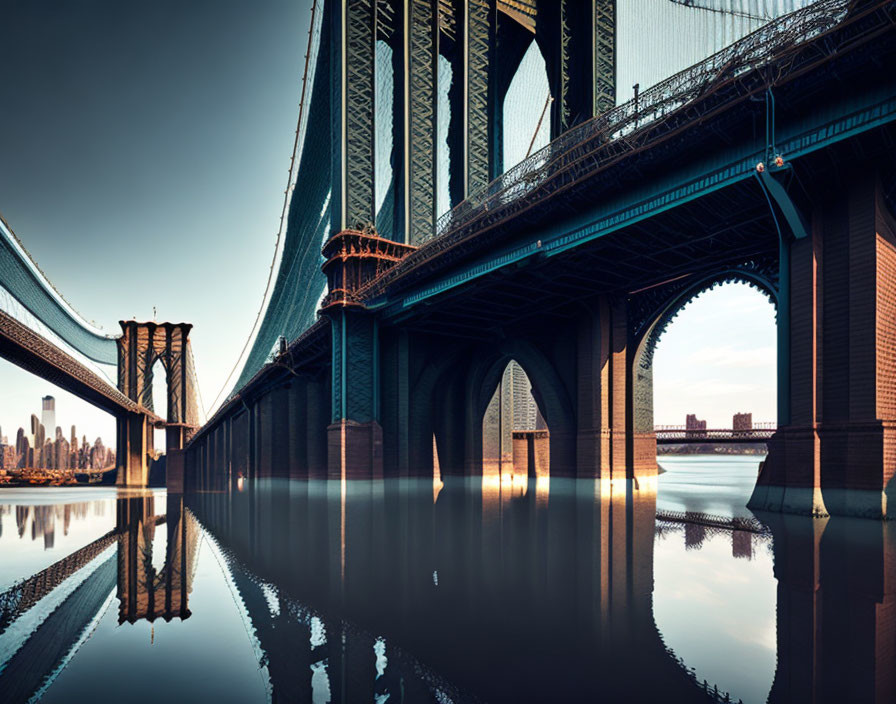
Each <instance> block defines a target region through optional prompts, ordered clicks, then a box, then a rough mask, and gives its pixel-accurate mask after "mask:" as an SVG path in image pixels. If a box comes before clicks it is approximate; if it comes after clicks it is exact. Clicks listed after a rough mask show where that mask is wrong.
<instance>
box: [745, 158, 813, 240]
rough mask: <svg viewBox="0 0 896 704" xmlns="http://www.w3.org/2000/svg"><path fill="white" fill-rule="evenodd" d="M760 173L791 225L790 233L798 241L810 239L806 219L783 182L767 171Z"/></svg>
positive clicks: (768, 190) (760, 179)
mask: <svg viewBox="0 0 896 704" xmlns="http://www.w3.org/2000/svg"><path fill="white" fill-rule="evenodd" d="M758 173H759V181H760V182H761V183H762V186H763V188H765V190H766V192H767V193H768V194H769V196H771V198H772V200H774V201H775V203H777V205H778V207H779V208H780V209H781V213H782V214H783V215H784V219H785V220H787V224H788V225H790V231H791V232H792V233H793V236H794V237H796V238H797V239H798V240H801V239H804V238H805V237H808V234H809V228H808V227H807V226H806V219H805V218H804V217H803V215H802V213H801V212H800V211H799V208H797V207H796V204H795V203H794V202H793V199H792V198H791V197H790V194H789V193H788V192H787V190H786V189H785V188H784V186H783V185H782V184H781V182H780V181H778V179H776V178H775V177H774V176H773V175H772V174H771V173H769V172H768V171H767V170H766V171H760V172H758Z"/></svg>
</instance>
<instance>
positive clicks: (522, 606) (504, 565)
mask: <svg viewBox="0 0 896 704" xmlns="http://www.w3.org/2000/svg"><path fill="white" fill-rule="evenodd" d="M332 484H333V483H331V485H332ZM586 485H587V486H586ZM654 491H655V490H654V489H652V488H650V487H644V488H643V489H642V490H641V491H637V490H633V489H631V488H630V487H625V488H623V487H619V486H610V485H609V483H604V484H601V483H597V482H591V483H589V482H581V481H579V482H577V483H572V482H568V483H566V484H565V485H564V482H563V481H558V480H551V481H545V480H543V479H542V480H539V479H534V478H533V479H530V480H529V481H528V482H526V483H525V485H524V486H522V487H521V486H519V485H515V486H513V487H511V486H510V485H505V484H502V483H500V482H496V483H492V482H489V481H482V482H481V483H480V481H479V480H477V481H476V482H471V481H469V480H467V481H464V480H451V481H449V482H447V483H446V484H445V485H444V486H443V487H441V489H439V488H438V487H436V491H435V492H433V491H432V490H431V488H430V486H429V485H428V483H425V484H424V483H422V482H421V483H419V484H417V485H416V487H415V486H414V485H413V483H408V484H403V485H401V484H400V483H399V482H397V481H395V482H386V483H385V486H377V485H374V484H368V483H359V484H357V485H354V486H353V485H352V484H351V483H349V485H348V487H347V488H341V487H339V485H338V484H335V485H334V486H329V487H328V486H327V485H326V484H325V483H323V482H292V483H290V485H289V486H288V488H287V487H286V486H285V485H283V486H280V487H277V486H276V483H275V484H274V486H271V485H270V484H267V483H263V484H262V485H261V486H258V487H256V488H254V489H250V490H249V491H246V492H242V493H234V494H232V495H231V496H228V495H227V494H223V493H217V494H215V493H203V494H197V495H195V496H192V497H190V498H189V499H188V503H189V505H190V507H191V510H193V511H194V512H195V514H196V516H197V518H198V519H199V520H200V521H201V522H202V524H203V527H204V528H205V529H206V530H207V531H208V532H209V534H210V535H211V536H214V539H215V542H216V543H217V544H219V545H220V546H221V549H222V551H223V552H224V553H225V554H226V556H227V557H226V563H227V565H228V568H229V570H230V572H231V573H232V575H233V579H234V582H235V584H236V587H237V589H238V591H239V593H240V596H241V598H242V600H243V602H244V603H245V604H246V608H247V613H248V616H249V618H250V619H251V622H252V624H253V626H254V627H255V630H256V633H257V635H258V639H259V642H258V647H259V649H260V651H261V653H262V658H263V659H264V661H265V662H266V663H267V664H268V668H269V672H268V674H269V677H270V684H271V689H272V691H273V692H274V696H275V697H277V696H278V695H279V696H282V697H284V698H286V699H289V700H296V701H307V700H309V699H310V692H311V691H312V688H313V684H312V669H311V668H310V665H309V663H310V664H311V665H314V664H315V663H317V664H318V667H320V666H321V663H323V664H326V666H327V668H326V671H327V672H328V673H329V677H330V685H331V686H332V687H333V692H334V695H335V693H336V692H339V696H340V697H344V699H345V700H346V701H370V700H371V699H372V696H373V693H374V692H376V691H382V690H376V689H375V688H376V687H378V686H382V682H381V681H380V680H379V679H378V678H377V676H376V675H377V671H376V657H375V656H374V653H375V647H376V644H377V643H378V642H379V639H383V644H382V646H381V647H383V648H384V649H385V653H386V655H387V657H388V656H389V655H390V653H392V648H394V647H396V646H398V647H399V648H400V649H401V651H402V652H407V653H413V660H416V661H417V662H420V663H425V664H426V666H427V672H429V673H430V674H431V675H433V676H435V675H438V677H437V678H436V679H434V680H431V681H430V680H427V681H426V682H422V683H419V684H420V685H421V686H422V687H423V688H424V691H428V692H429V693H430V695H433V696H435V693H436V691H437V690H436V689H435V688H434V687H435V686H434V685H432V684H431V682H436V681H438V682H442V683H445V682H450V683H451V685H452V691H454V692H458V693H463V695H464V696H467V697H472V696H474V695H475V696H477V697H479V698H481V699H482V700H485V701H499V702H500V701H520V700H551V697H553V698H554V700H556V699H557V698H560V699H562V700H564V701H577V700H583V701H584V700H595V699H598V700H599V699H600V698H601V697H603V698H604V699H613V698H614V696H615V697H616V698H617V699H619V700H626V701H627V700H631V699H632V697H633V696H635V695H637V697H639V698H646V699H650V698H651V697H653V698H655V699H656V701H682V702H698V701H701V700H703V701H711V700H712V698H713V695H712V693H711V692H707V691H706V690H704V688H703V687H702V685H701V684H700V683H698V682H697V681H696V680H695V679H694V678H693V676H692V675H691V674H690V673H689V671H688V670H687V669H686V663H684V666H685V667H683V666H682V663H681V662H680V661H679V660H678V659H677V657H676V656H675V655H674V653H673V652H672V651H670V650H669V647H668V646H671V647H672V648H674V647H675V643H674V642H665V643H664V642H663V635H662V631H661V628H662V624H657V623H655V622H654V616H653V606H652V600H653V592H654V590H655V585H654V576H653V545H654V536H655V534H656V532H657V531H658V530H662V529H665V530H667V531H668V530H670V529H672V530H677V529H675V528H671V527H672V526H673V525H677V526H681V528H682V529H683V531H684V532H685V536H684V538H685V541H686V545H687V546H688V547H691V548H694V549H696V548H698V547H699V543H701V542H702V540H703V539H704V538H705V537H706V536H708V535H711V534H712V533H714V532H724V533H725V534H726V535H730V539H731V545H732V553H733V554H734V556H735V557H749V555H750V554H751V552H752V551H753V550H754V549H757V548H758V547H759V546H760V545H761V546H762V548H763V549H773V550H774V564H775V576H776V577H777V579H778V610H777V613H778V618H777V650H778V667H777V671H776V674H775V676H774V682H773V683H770V685H771V692H770V696H769V701H771V702H776V703H777V702H781V703H784V702H787V703H790V702H800V701H814V702H842V701H861V702H877V703H880V704H883V703H884V702H889V701H891V697H892V696H893V695H894V694H896V680H894V667H896V661H894V654H893V651H892V650H891V649H890V644H892V643H893V642H894V639H896V623H894V622H893V621H892V620H891V619H888V618H887V614H889V613H890V612H891V610H892V609H894V608H896V589H894V586H893V585H894V581H893V577H894V576H896V572H894V571H893V567H894V564H893V554H892V550H891V549H889V548H888V547H887V541H888V540H890V539H892V537H893V536H892V535H891V534H892V533H893V528H892V527H891V526H890V525H889V524H882V523H875V522H868V523H864V522H863V523H861V524H857V523H856V522H855V521H852V520H849V519H830V520H826V519H811V518H799V517H792V518H791V517H787V518H779V517H775V516H773V515H768V514H766V515H763V519H765V518H766V516H768V521H769V522H768V524H767V525H765V526H762V527H759V526H757V525H756V524H755V523H754V522H752V521H740V522H738V521H737V520H735V521H728V522H727V525H726V524H725V521H724V520H722V519H718V520H715V521H713V517H702V519H704V523H706V525H702V524H700V523H696V522H694V521H693V520H683V521H682V522H680V523H672V519H674V518H676V517H675V516H671V515H664V514H662V513H661V514H660V517H659V518H661V519H662V520H661V521H659V522H658V518H657V517H656V513H655V493H654ZM434 493H435V496H434ZM685 518H690V519H695V520H699V519H701V517H699V516H697V517H695V516H690V517H685ZM712 523H717V524H719V525H714V524H713V525H709V524H712ZM748 524H749V525H748ZM663 526H665V528H663ZM758 530H761V531H762V532H761V533H759V534H757V532H754V531H758ZM831 602H832V603H831ZM300 605H302V606H300ZM303 609H304V610H303ZM846 614H852V615H853V616H854V617H855V618H854V619H851V618H850V617H849V616H847V615H846ZM313 616H316V617H317V618H318V619H320V622H319V623H318V624H317V627H318V628H319V626H320V623H326V624H327V625H326V628H325V630H326V633H327V638H326V639H325V640H326V643H324V642H322V641H321V639H320V638H319V637H318V639H317V640H315V639H314V627H315V626H314V624H313V623H312V620H313V619H312V617H313ZM285 622H289V624H291V625H287V623H285ZM346 624H353V625H351V626H348V625H346ZM288 629H291V630H288ZM340 629H347V630H346V631H345V633H347V634H348V635H346V637H345V639H343V637H342V636H343V634H344V633H343V631H342V630H340ZM829 642H831V643H832V644H831V645H828V644H829ZM822 644H824V648H822ZM828 648H830V649H831V652H830V653H829V652H827V649H828ZM498 652H499V653H502V656H501V658H496V657H495V653H498ZM846 653H851V656H850V657H849V658H847V657H846ZM390 662H391V660H390ZM296 663H298V666H297V665H296ZM499 664H500V668H499ZM496 668H498V669H496ZM545 668H548V669H549V670H550V672H551V673H552V676H551V677H550V678H545V677H544V672H545ZM387 671H388V668H387ZM647 674H649V677H647V676H645V675H647ZM711 689H712V683H710V690H711ZM807 693H808V694H807ZM723 696H724V693H723V694H722V695H720V696H719V699H720V700H721V699H722V697H723ZM337 700H339V699H338V698H337V697H335V696H334V701H337ZM454 700H455V701H458V699H454ZM463 700H464V698H463V697H461V698H460V701H463ZM735 701H736V697H735Z"/></svg>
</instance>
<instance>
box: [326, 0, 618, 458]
mask: <svg viewBox="0 0 896 704" xmlns="http://www.w3.org/2000/svg"><path fill="white" fill-rule="evenodd" d="M615 7H616V3H615V0H594V1H593V2H589V3H580V2H573V1H572V0H523V1H522V2H513V3H511V2H506V1H505V0H385V1H383V0H380V1H378V2H371V1H370V0H338V1H337V2H334V3H326V5H325V9H324V18H323V22H324V25H323V36H324V41H325V42H328V43H329V52H328V54H327V56H328V57H329V62H328V64H329V65H328V69H329V72H330V85H331V88H332V90H331V93H330V96H331V97H330V125H331V140H330V143H331V144H332V153H331V158H332V162H331V184H332V190H331V199H330V201H329V208H330V211H329V212H330V232H331V233H332V237H331V239H330V241H329V242H328V243H327V245H326V247H325V249H324V256H325V257H326V258H327V259H328V262H327V264H325V265H324V267H325V272H326V273H327V276H328V285H329V293H328V296H327V298H326V299H325V304H324V308H323V312H324V314H325V315H327V317H328V318H329V319H330V321H331V327H332V334H333V337H332V340H333V375H332V394H331V395H332V407H333V414H332V421H333V425H332V426H331V436H330V455H331V461H330V466H331V473H332V472H334V471H335V468H336V467H337V466H341V467H343V469H345V467H346V457H349V458H351V457H353V456H356V455H357V456H361V455H360V454H358V452H360V450H358V452H356V451H355V450H352V449H351V448H347V447H346V443H351V442H353V441H351V440H350V438H351V437H354V436H355V434H356V433H361V435H363V439H360V440H359V442H360V443H361V445H362V446H364V447H368V446H369V443H373V445H374V446H376V445H378V443H379V442H380V441H378V440H377V439H376V438H377V437H378V435H377V433H378V432H379V433H380V434H381V431H377V430H376V428H377V427H378V420H377V417H378V403H379V383H380V382H379V378H378V377H379V373H378V371H377V368H376V367H377V354H378V346H379V341H378V335H379V331H378V328H377V323H376V320H375V319H374V316H371V315H368V314H367V313H366V312H365V311H364V310H362V309H361V308H360V307H359V306H357V305H355V304H354V303H353V302H352V300H351V293H350V290H349V287H348V286H344V285H343V284H342V283H341V282H342V278H341V277H342V272H343V270H344V269H345V267H346V266H348V268H353V267H355V268H357V273H358V275H359V276H360V278H355V279H353V282H354V283H353V284H352V286H355V287H359V286H362V285H363V284H364V283H365V282H366V281H367V280H369V278H370V272H372V271H382V269H383V267H384V266H391V264H392V263H394V262H395V261H398V259H400V258H402V257H403V256H405V255H407V254H408V253H409V252H410V251H412V250H413V248H414V247H416V246H417V245H419V244H420V243H421V242H423V241H425V240H427V239H429V238H430V237H431V236H432V235H433V233H434V232H435V227H436V219H437V217H438V216H439V215H441V213H439V212H438V205H437V202H436V194H437V192H438V180H439V178H440V175H439V173H438V163H437V162H438V158H437V157H438V154H437V153H438V146H437V145H438V142H439V134H440V129H439V127H440V126H439V118H440V110H439V90H440V85H439V76H440V68H439V61H440V58H441V59H442V60H443V61H444V60H447V62H448V63H449V64H450V66H451V74H452V80H451V84H450V86H449V87H448V102H449V108H450V109H449V111H448V112H449V117H448V125H447V126H446V127H447V130H446V131H447V142H448V153H449V163H450V167H449V170H448V174H447V179H448V182H449V183H448V186H449V189H448V190H449V192H450V200H451V205H452V206H453V205H456V204H457V203H459V202H460V201H462V200H464V199H467V198H470V197H471V196H475V194H476V193H477V192H481V191H483V190H484V189H485V188H486V187H487V186H488V184H489V182H490V181H491V180H492V179H494V178H496V177H498V176H500V174H501V173H502V172H503V170H504V167H505V166H506V165H505V164H504V163H503V158H502V154H501V145H502V143H503V133H502V112H503V103H504V97H505V96H506V94H507V90H508V88H509V86H510V83H511V80H512V79H513V76H514V74H515V72H516V70H517V68H518V66H519V64H520V61H521V60H522V58H523V56H524V54H525V52H526V50H527V48H528V47H529V46H530V44H531V43H532V42H533V41H534V42H536V43H537V44H538V46H539V48H540V50H541V52H542V55H543V56H544V57H545V63H546V67H547V71H548V81H549V84H550V91H551V96H552V98H553V102H552V104H551V105H552V108H551V109H552V118H551V123H552V125H553V132H554V133H555V135H557V134H560V133H562V132H564V131H566V130H567V129H569V128H570V127H572V126H574V125H576V124H578V123H580V122H582V121H584V120H587V119H589V118H591V117H593V116H594V115H596V114H597V113H598V112H600V111H603V110H606V109H608V108H610V107H612V106H613V105H614V104H615V88H616V86H615V34H614V27H615ZM378 42H385V43H386V44H388V46H389V48H390V50H391V52H392V67H393V76H394V78H393V85H392V86H391V94H392V96H391V97H392V106H393V109H392V114H391V116H390V122H391V124H389V125H385V126H384V125H381V124H378V116H379V114H380V113H379V112H378V111H377V106H376V101H377V80H376V77H377V66H376V62H377V56H378V54H377V43H378ZM499 49H500V55H499ZM444 87H445V86H442V88H444ZM384 129H385V130H391V136H392V140H391V143H392V152H391V155H390V156H389V160H390V165H391V169H390V174H391V175H390V177H389V178H390V182H389V183H388V184H387V191H388V194H389V195H388V196H387V199H388V200H389V201H390V202H391V204H392V213H391V217H387V216H386V215H384V211H385V210H387V209H386V208H385V206H383V207H381V208H378V202H377V191H378V190H381V189H378V188H377V184H376V176H377V174H378V173H380V170H378V169H377V159H376V153H377V149H376V141H377V136H378V135H379V134H380V133H381V132H382V131H383V130H384ZM359 238H360V239H359ZM387 240H392V241H393V244H391V245H389V244H387ZM346 246H348V249H346ZM351 247H356V248H357V249H356V250H355V251H354V252H350V250H351ZM346 252H350V253H349V254H347V255H346ZM362 260H364V261H366V263H365V264H362V263H361V262H362ZM374 261H375V262H376V263H372V262H374ZM337 262H338V264H337ZM347 292H348V293H347ZM371 424H372V425H371ZM362 428H366V429H365V430H362ZM373 454H374V455H375V454H376V453H373ZM377 462H378V461H377V460H375V461H374V462H373V465H370V466H368V464H367V463H366V462H362V464H364V465H365V467H366V468H365V469H363V470H361V469H359V470H358V471H359V472H360V473H361V474H362V475H366V474H367V473H368V472H369V471H374V472H375V470H373V467H375V466H377ZM348 464H352V462H351V461H349V462H348ZM349 473H350V474H353V471H349Z"/></svg>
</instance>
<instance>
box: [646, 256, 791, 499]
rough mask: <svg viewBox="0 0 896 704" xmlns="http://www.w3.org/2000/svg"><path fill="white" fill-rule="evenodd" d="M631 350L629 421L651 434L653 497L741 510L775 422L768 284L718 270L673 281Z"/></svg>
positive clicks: (772, 296) (772, 304)
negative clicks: (655, 476) (656, 473)
mask: <svg viewBox="0 0 896 704" xmlns="http://www.w3.org/2000/svg"><path fill="white" fill-rule="evenodd" d="M636 355H637V357H636V359H637V363H636V364H635V365H634V366H633V370H632V374H633V377H634V384H633V388H634V395H635V398H636V399H637V403H636V406H635V422H636V423H640V426H641V428H643V429H644V430H648V429H650V430H654V431H655V433H656V438H657V464H658V467H659V470H660V472H661V475H663V476H661V479H660V482H659V485H658V490H659V496H658V501H660V503H661V504H665V502H666V501H668V503H669V505H668V506H667V508H668V509H669V510H676V511H682V510H683V511H694V512H698V513H707V514H719V515H732V514H733V515H748V514H746V508H745V506H746V503H747V501H748V500H749V498H750V494H751V492H752V490H753V487H754V486H755V483H756V478H757V475H758V468H759V463H760V462H761V461H762V460H763V459H764V458H765V455H766V452H767V448H766V441H767V440H768V437H769V436H770V435H771V434H772V432H773V431H774V428H775V426H776V420H777V403H778V394H777V375H778V355H777V323H776V292H775V289H774V287H773V283H772V282H770V281H768V280H767V279H763V278H761V277H758V276H753V275H750V274H741V273H738V272H724V273H722V274H720V275H718V276H713V277H710V278H707V279H704V280H702V281H698V282H695V283H692V284H690V285H687V286H682V287H680V289H679V290H678V291H674V292H672V293H671V295H668V296H667V297H666V298H665V300H663V301H662V302H661V304H660V305H658V306H657V309H656V311H655V313H654V316H653V319H652V321H651V322H650V324H649V325H648V326H647V328H646V330H645V332H644V334H643V336H642V339H641V340H640V344H639V346H638V348H637V349H636Z"/></svg>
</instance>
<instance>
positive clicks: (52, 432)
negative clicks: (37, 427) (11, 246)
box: [40, 396, 56, 438]
mask: <svg viewBox="0 0 896 704" xmlns="http://www.w3.org/2000/svg"><path fill="white" fill-rule="evenodd" d="M40 424H41V425H42V426H44V432H45V433H46V434H47V435H49V436H50V437H51V438H55V437H56V399H55V398H53V397H52V396H44V397H43V398H42V399H41V416H40Z"/></svg>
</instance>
